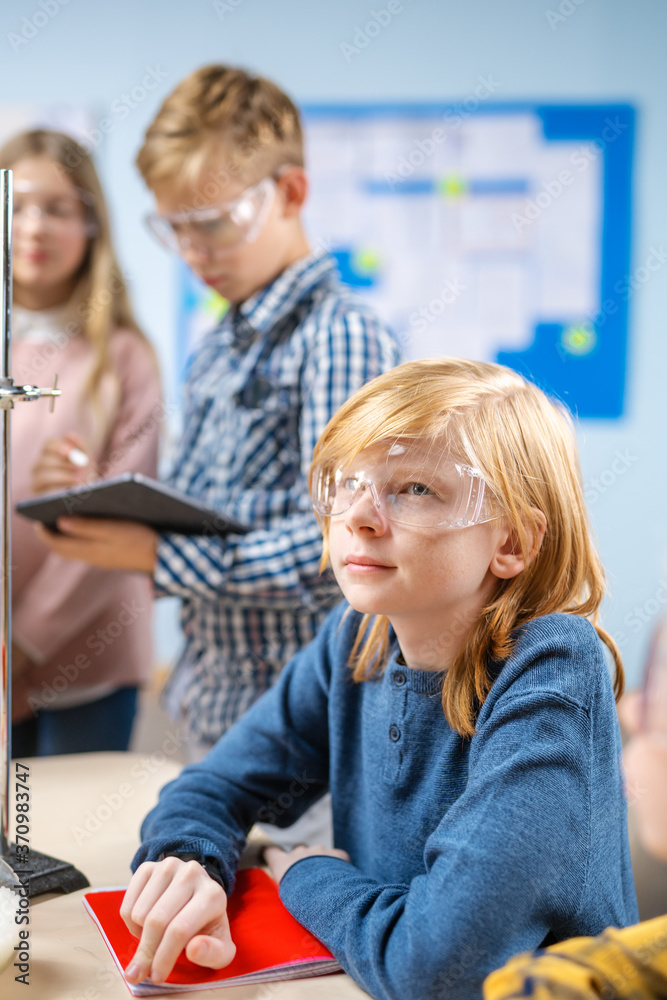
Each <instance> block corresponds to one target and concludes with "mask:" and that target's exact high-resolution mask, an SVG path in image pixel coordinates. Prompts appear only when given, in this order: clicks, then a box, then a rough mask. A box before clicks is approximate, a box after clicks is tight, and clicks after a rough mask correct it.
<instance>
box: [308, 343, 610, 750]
mask: <svg viewBox="0 0 667 1000" xmlns="http://www.w3.org/2000/svg"><path fill="white" fill-rule="evenodd" d="M425 436H426V437H428V438H434V439H435V438H444V439H445V440H446V441H447V450H448V453H451V454H453V455H455V456H457V458H458V459H459V460H460V461H463V462H465V463H467V464H468V465H470V466H473V467H475V468H477V469H479V470H480V471H481V474H482V476H483V478H484V480H485V481H486V483H487V486H488V488H489V489H490V491H491V493H492V495H493V498H494V501H495V503H496V504H497V505H498V506H499V509H500V510H501V511H502V515H503V516H504V517H505V518H506V519H507V520H508V522H509V523H510V525H511V526H512V527H513V528H514V530H515V532H516V537H517V540H518V542H519V545H520V547H521V551H522V553H523V555H524V556H528V555H531V556H533V558H532V560H529V564H528V565H527V567H526V568H525V569H524V570H523V571H522V572H520V573H519V574H518V576H515V577H514V578H513V579H510V580H499V582H498V586H497V589H496V591H495V593H494V594H493V596H492V598H491V600H490V601H489V603H488V604H487V605H486V607H484V608H483V609H482V610H481V612H480V615H479V618H478V619H477V621H476V622H475V623H474V624H473V625H472V627H471V629H470V632H469V634H468V637H467V640H466V641H465V643H464V646H463V648H462V649H461V651H460V653H459V654H458V656H457V657H456V659H455V661H454V663H453V664H452V665H451V667H450V668H449V670H448V671H447V673H446V675H445V678H444V683H443V690H442V704H443V710H444V713H445V716H446V718H447V721H448V722H449V724H450V725H451V726H452V728H453V729H456V730H457V731H458V732H459V733H460V734H461V735H462V736H465V737H470V736H472V735H474V732H475V720H476V716H477V713H478V711H479V708H480V706H481V705H482V704H483V702H484V700H485V699H486V696H487V694H488V693H489V690H490V688H491V685H492V683H493V675H492V673H491V669H490V668H491V663H492V661H494V660H495V661H498V660H504V659H506V658H507V657H508V656H509V655H510V653H511V652H512V648H513V637H512V633H513V632H514V630H515V629H517V628H519V627H520V626H521V625H525V624H526V623H527V622H529V621H531V620H532V619H534V618H538V617H540V616H542V615H548V614H552V613H554V612H559V611H560V612H567V613H570V614H576V615H582V616H584V617H586V618H588V619H590V621H591V622H592V624H593V625H594V627H595V629H596V631H597V633H598V635H599V636H600V638H601V639H602V641H603V642H604V643H605V644H606V646H607V647H608V649H609V651H610V653H611V656H612V658H613V661H614V664H615V668H616V669H615V679H614V692H615V695H616V697H617V698H620V696H621V694H622V693H623V686H624V675H623V665H622V662H621V657H620V653H619V650H618V647H617V646H616V643H615V642H614V640H613V639H612V638H611V636H610V635H609V634H608V633H607V632H605V631H604V629H603V628H602V627H601V626H600V625H599V624H598V612H599V607H600V603H601V601H602V598H603V596H604V591H605V581H604V571H603V569H602V565H601V562H600V558H599V555H598V553H597V551H596V548H595V545H594V542H593V538H592V532H591V528H590V524H589V520H588V514H587V511H586V507H585V504H584V496H583V488H582V483H581V473H580V469H579V459H578V454H577V447H576V442H575V437H574V430H573V426H572V421H571V419H570V417H569V415H568V414H567V413H566V411H565V410H564V408H562V407H560V406H558V405H556V404H555V403H553V402H551V401H550V400H549V399H548V398H547V397H546V395H545V394H544V393H543V392H542V391H541V390H540V389H538V388H537V386H535V385H533V384H532V383H531V382H528V381H527V380H526V379H524V378H522V377H521V376H520V375H518V374H517V373H516V372H514V371H511V370H510V369H509V368H505V367H503V366H501V365H495V364H485V363H482V362H477V361H467V360H462V359H458V358H444V359H434V360H427V361H413V362H409V363H408V364H404V365H400V366H399V367H397V368H394V369H393V370H392V371H390V372H387V373H386V374H384V375H380V376H379V378H376V379H374V380H373V381H372V382H369V383H368V384H367V385H365V386H364V387H363V388H362V389H360V390H359V391H358V392H357V393H355V395H354V396H352V397H351V398H350V399H349V400H348V401H347V402H346V403H345V404H344V405H343V406H342V407H341V409H340V410H339V411H338V412H337V413H336V414H335V415H334V417H332V419H331V420H330V421H329V423H328V425H327V427H326V428H325V430H324V432H323V433H322V436H321V437H320V439H319V441H318V443H317V446H316V448H315V452H314V455H313V467H315V466H325V467H331V468H336V467H337V466H339V465H340V464H346V463H347V462H349V461H351V460H352V459H353V458H354V457H355V456H356V455H358V454H359V453H360V452H361V451H363V450H364V449H365V448H368V447H370V446H371V445H372V444H375V443H377V442H378V441H381V440H382V441H383V440H393V439H396V438H402V439H406V438H407V439H410V438H422V437H425ZM537 512H541V513H542V515H544V517H545V518H546V533H545V535H544V539H543V542H542V545H541V547H540V548H539V551H538V552H537V554H534V551H533V552H531V548H532V546H533V539H534V538H535V537H536V534H537V535H539V532H540V526H541V525H540V515H539V513H537ZM321 523H322V530H323V534H324V553H323V558H322V565H323V566H324V565H326V563H327V561H328V520H327V519H326V518H322V519H321ZM463 530H465V529H463ZM388 651H389V620H388V619H387V618H386V617H385V616H384V615H377V616H371V615H364V617H363V619H362V621H361V624H360V627H359V631H358V634H357V639H356V642H355V644H354V648H353V650H352V656H351V666H352V668H353V677H354V678H355V680H358V681H361V680H365V679H367V678H368V677H370V676H371V675H372V674H374V673H376V672H377V671H379V670H382V669H384V666H385V664H386V661H387V655H388Z"/></svg>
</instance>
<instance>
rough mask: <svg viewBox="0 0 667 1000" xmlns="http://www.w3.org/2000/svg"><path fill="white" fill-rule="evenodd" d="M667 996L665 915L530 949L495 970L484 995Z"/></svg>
mask: <svg viewBox="0 0 667 1000" xmlns="http://www.w3.org/2000/svg"><path fill="white" fill-rule="evenodd" d="M519 997H522V998H524V1000H525V998H528V997H532V998H533V1000H597V998H600V997H604V998H606V1000H664V998H665V997H667V917H657V918H656V919H655V920H649V921H646V922H645V923H642V924H635V925H634V926H633V927H625V928H623V929H622V930H617V929H616V928H615V927H608V928H607V930H606V931H605V932H604V933H603V934H601V935H600V936H599V937H595V938H589V937H582V938H572V939H571V940H570V941H564V942H563V943H562V944H555V945H551V947H550V948H547V949H546V950H545V951H537V952H526V953H525V954H523V955H517V956H516V957H515V958H513V959H511V960H510V961H509V962H508V963H507V965H505V966H503V968H502V969H498V971H497V972H493V973H492V974H491V975H490V976H489V977H488V978H487V980H486V981H485V983H484V1000H518V998H519Z"/></svg>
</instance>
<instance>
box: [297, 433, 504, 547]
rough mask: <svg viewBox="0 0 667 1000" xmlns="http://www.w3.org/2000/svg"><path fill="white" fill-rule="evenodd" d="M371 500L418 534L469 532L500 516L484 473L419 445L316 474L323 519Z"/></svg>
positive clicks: (385, 448) (384, 450) (316, 502)
mask: <svg viewBox="0 0 667 1000" xmlns="http://www.w3.org/2000/svg"><path fill="white" fill-rule="evenodd" d="M365 496H368V497H370V498H371V499H372V501H373V503H374V504H375V506H376V508H377V509H378V510H379V511H380V512H381V513H382V514H383V516H384V517H386V518H388V519H389V520H390V521H396V522H397V523H399V524H409V525H411V526H413V527H416V528H436V527H443V528H445V527H446V528H468V527H470V526H471V525H473V524H480V523H481V522H483V521H492V520H494V519H495V518H496V517H498V515H499V510H498V506H497V504H496V503H495V502H494V498H493V495H492V494H491V492H490V490H489V489H488V487H487V485H486V483H485V481H484V479H483V478H482V475H481V473H480V471H479V470H478V469H474V468H472V467H471V466H469V465H464V464H462V463H460V462H457V461H454V460H453V459H451V458H448V457H444V456H443V454H442V448H441V446H440V448H435V447H433V445H431V447H429V446H428V444H427V443H424V442H419V441H402V442H397V441H394V442H384V443H382V444H380V445H374V446H373V447H371V448H368V449H366V450H365V451H363V452H361V453H360V454H359V455H358V456H357V457H356V459H355V460H354V461H353V462H351V463H350V464H349V465H347V466H344V467H340V468H334V467H332V466H327V465H320V466H316V467H315V468H314V469H313V475H312V479H311V500H312V504H313V507H314V508H315V510H316V511H317V513H318V514H320V515H321V516H322V517H336V516H338V515H340V514H344V513H345V512H346V511H348V510H349V509H350V508H351V507H352V505H353V504H354V503H356V502H358V501H359V500H360V498H362V497H365Z"/></svg>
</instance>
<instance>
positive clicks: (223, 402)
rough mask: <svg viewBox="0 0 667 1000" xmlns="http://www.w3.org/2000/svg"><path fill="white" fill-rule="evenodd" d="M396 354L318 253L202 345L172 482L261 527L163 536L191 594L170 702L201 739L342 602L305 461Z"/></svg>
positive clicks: (165, 587) (164, 581)
mask: <svg viewBox="0 0 667 1000" xmlns="http://www.w3.org/2000/svg"><path fill="white" fill-rule="evenodd" d="M398 361H399V351H398V346H397V343H396V341H395V339H394V338H393V336H392V335H391V334H390V333H389V332H388V331H387V329H386V328H385V327H384V326H383V325H382V324H381V323H380V322H379V320H378V318H377V317H376V316H375V314H374V313H373V312H372V310H371V309H370V308H369V307H368V306H366V305H365V304H364V303H363V302H362V301H360V300H359V299H358V298H357V297H356V296H355V295H354V294H353V293H352V292H350V291H349V290H348V289H346V288H345V287H344V286H342V285H341V284H340V282H339V280H338V276H337V274H336V268H335V263H334V261H333V260H332V258H331V257H328V256H326V255H323V254H319V253H316V254H311V255H309V256H308V257H305V258H302V259H301V260H299V261H298V262H297V263H296V264H294V265H292V266H291V267H289V268H288V269H287V270H286V271H284V272H283V273H282V274H281V275H280V276H279V277H278V278H276V280H275V281H274V282H272V284H270V285H269V286H267V287H266V288H265V289H263V290H262V291H260V292H258V293H256V294H255V295H254V296H253V297H252V298H250V299H248V301H247V302H244V303H243V304H242V305H241V306H240V307H238V308H234V309H231V310H230V312H229V313H228V314H227V316H225V318H224V320H223V322H222V324H221V326H220V327H219V328H217V329H216V330H214V331H213V332H212V333H210V334H209V335H208V336H207V337H205V338H204V340H203V342H202V343H201V344H200V346H199V347H198V348H197V351H196V354H195V356H194V358H193V360H192V363H191V366H190V370H189V375H188V381H187V387H186V409H185V419H184V428H185V430H184V434H183V438H182V442H181V446H180V449H179V455H178V456H177V459H176V462H175V465H174V469H173V472H172V475H171V477H170V479H169V482H170V484H171V485H173V486H175V487H176V488H177V489H180V490H182V491H183V492H184V493H187V494H188V495H190V496H191V497H195V498H196V499H197V500H199V501H201V502H202V503H205V504H207V505H208V506H209V507H212V508H214V509H215V510H219V511H221V512H224V513H226V514H229V515H231V516H233V517H236V518H238V519H239V520H240V521H245V522H246V523H249V524H252V526H253V529H254V530H253V531H252V532H251V533H250V534H248V535H245V536H241V535H232V536H228V537H226V538H223V539H221V538H219V537H217V536H215V535H210V536H202V537H195V536H187V535H177V534H166V535H162V536H161V538H160V543H159V546H158V565H157V569H156V573H155V583H156V592H157V593H158V594H172V595H173V594H175V595H177V596H179V597H181V598H182V599H183V607H182V614H181V623H182V627H183V630H184V632H185V637H186V645H185V650H184V653H183V655H182V657H181V659H180V661H179V664H178V666H177V668H176V670H175V673H174V675H173V676H172V679H171V682H170V685H169V689H168V692H167V704H168V706H169V707H170V709H171V710H172V712H174V714H176V715H177V716H178V717H180V718H181V720H182V722H183V724H184V726H185V727H186V729H187V730H188V731H189V734H190V737H191V739H192V740H194V741H195V742H197V743H199V744H203V745H208V744H211V743H213V742H214V741H215V740H216V739H217V738H218V737H219V736H220V735H221V734H222V733H223V732H224V731H225V730H226V729H227V728H228V727H229V726H230V725H231V724H232V723H233V722H234V721H235V720H236V719H237V718H238V717H239V716H240V715H241V714H242V713H243V712H244V711H245V710H246V709H247V708H248V707H249V706H250V705H251V704H252V702H253V701H255V700H256V698H257V697H259V695H260V694H262V692H263V691H265V690H266V689H267V688H268V687H270V685H271V684H272V683H273V681H274V680H275V678H276V676H277V675H278V673H279V671H280V670H281V668H282V667H283V666H284V664H285V663H286V662H287V660H289V659H290V658H291V657H292V656H293V655H294V654H295V653H296V652H297V651H298V650H299V649H300V648H301V647H303V646H305V645H306V644H307V643H308V642H310V640H311V639H312V638H313V637H314V635H315V633H316V632H317V629H318V627H319V625H320V623H321V622H322V621H323V620H324V618H325V616H326V614H327V611H328V610H329V609H330V608H331V607H332V606H333V605H334V604H335V603H336V602H337V601H338V600H339V599H340V592H339V590H338V588H337V586H336V583H335V580H334V579H333V576H332V574H331V573H330V572H329V571H327V572H326V573H324V574H323V575H320V574H319V561H320V556H321V552H322V541H321V536H320V530H319V527H318V524H317V521H316V519H315V515H314V514H313V511H312V508H311V505H310V501H309V498H308V489H307V475H308V468H309V465H310V460H311V456H312V453H313V448H314V446H315V443H316V441H317V439H318V438H319V436H320V434H321V432H322V430H323V429H324V427H325V425H326V424H327V422H328V421H329V419H330V418H331V416H332V415H333V414H334V413H335V412H336V410H337V409H338V408H339V407H340V406H341V404H342V403H343V402H344V401H345V400H346V399H347V398H348V397H349V396H350V395H352V393H353V392H355V391H356V390H357V389H358V388H359V387H360V386H361V385H363V384H364V383H365V382H367V381H368V380H369V379H371V378H374V377H375V376H376V375H379V374H380V373H381V372H383V371H387V370H388V369H390V368H392V367H393V366H394V365H396V364H397V363H398Z"/></svg>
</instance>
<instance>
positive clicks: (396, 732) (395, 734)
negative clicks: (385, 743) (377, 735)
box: [389, 726, 401, 743]
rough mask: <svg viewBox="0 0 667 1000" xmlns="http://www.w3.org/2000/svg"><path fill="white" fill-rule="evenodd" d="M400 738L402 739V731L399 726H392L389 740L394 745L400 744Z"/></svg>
mask: <svg viewBox="0 0 667 1000" xmlns="http://www.w3.org/2000/svg"><path fill="white" fill-rule="evenodd" d="M400 738H401V730H400V729H399V728H398V726H390V727H389V739H390V740H391V741H392V743H398V741H399V740H400Z"/></svg>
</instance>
